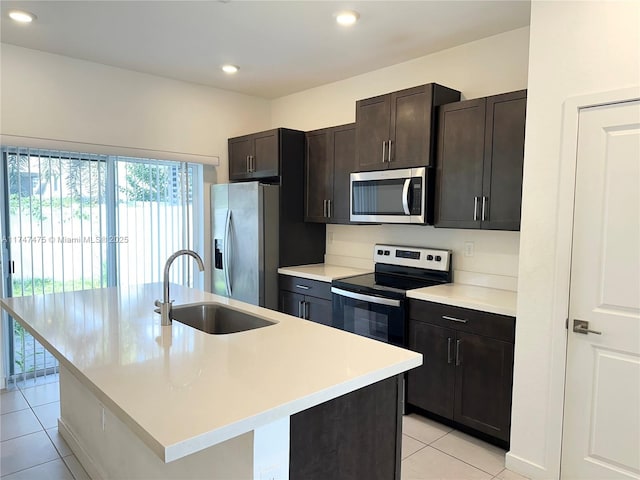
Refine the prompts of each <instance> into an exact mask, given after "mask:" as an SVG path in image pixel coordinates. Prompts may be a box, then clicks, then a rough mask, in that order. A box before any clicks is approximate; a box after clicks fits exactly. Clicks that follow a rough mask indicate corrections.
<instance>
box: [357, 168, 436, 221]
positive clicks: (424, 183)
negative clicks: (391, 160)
mask: <svg viewBox="0 0 640 480" xmlns="http://www.w3.org/2000/svg"><path fill="white" fill-rule="evenodd" d="M431 177H432V172H431V169H430V168H425V167H420V168H402V169H398V170H380V171H375V172H356V173H352V174H351V189H350V193H351V201H350V215H349V219H350V220H351V221H352V222H373V223H409V224H423V225H424V224H431V223H433V218H432V217H433V215H432V213H431V212H433V208H432V206H431V205H430V203H431V200H430V199H432V198H433V195H432V194H431V195H429V191H430V190H432V189H433V180H432V178H431Z"/></svg>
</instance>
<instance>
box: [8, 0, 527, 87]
mask: <svg viewBox="0 0 640 480" xmlns="http://www.w3.org/2000/svg"><path fill="white" fill-rule="evenodd" d="M0 9H1V12H2V20H1V21H2V23H1V30H0V32H1V36H0V38H1V40H2V42H3V43H9V44H13V45H18V46H22V47H26V48H32V49H36V50H42V51H46V52H52V53H57V54H61V55H66V56H69V57H75V58H80V59H84V60H90V61H93V62H98V63H103V64H106V65H113V66H117V67H121V68H126V69H130V70H136V71H139V72H145V73H150V74H154V75H161V76H165V77H170V78H175V79H180V80H185V81H188V82H193V83H198V84H203V85H210V86H214V87H219V88H224V89H227V90H233V91H237V92H242V93H246V94H250V95H256V96H260V97H265V98H276V97H280V96H283V95H287V94H290V93H294V92H298V91H302V90H306V89H308V88H312V87H315V86H318V85H322V84H325V83H329V82H333V81H337V80H341V79H344V78H348V77H352V76H354V75H358V74H362V73H365V72H369V71H371V70H375V69H378V68H382V67H385V66H389V65H393V64H396V63H400V62H403V61H406V60H410V59H412V58H417V57H421V56H424V55H427V54H429V53H433V52H436V51H439V50H443V49H446V48H450V47H453V46H456V45H460V44H463V43H467V42H470V41H473V40H477V39H480V38H484V37H488V36H491V35H495V34H498V33H501V32H505V31H508V30H513V29H515V28H520V27H523V26H526V25H528V24H529V11H530V2H529V0H516V1H508V0H499V1H484V0H471V1H457V0H456V1H452V0H448V1H361V2H358V1H349V0H347V1H238V0H234V1H155V0H146V1H118V0H111V1H86V0H83V1H55V0H48V1H5V0H3V1H2V2H1V6H0ZM12 9H23V10H27V11H30V12H32V13H34V14H35V15H37V17H38V18H37V20H36V21H35V22H33V23H32V24H31V25H26V26H25V25H18V24H15V22H13V21H11V20H10V19H9V18H8V17H7V13H8V11H9V10H12ZM343 9H354V10H356V11H358V12H359V13H360V21H359V22H358V23H357V24H356V25H355V26H354V27H351V28H345V27H340V26H338V25H337V24H336V23H335V20H334V14H335V13H336V12H337V11H339V10H343ZM224 63H232V64H235V65H239V66H240V71H239V72H238V73H237V74H236V75H234V76H228V75H226V74H224V73H222V72H221V71H220V66H221V65H222V64H224Z"/></svg>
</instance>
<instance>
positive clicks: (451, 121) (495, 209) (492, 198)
mask: <svg viewBox="0 0 640 480" xmlns="http://www.w3.org/2000/svg"><path fill="white" fill-rule="evenodd" d="M526 103H527V92H526V90H521V91H517V92H511V93H505V94H501V95H494V96H491V97H485V98H477V99H473V100H466V101H464V102H456V103H450V104H448V105H444V106H442V107H440V115H439V122H438V147H437V178H436V199H437V200H436V220H435V225H436V227H449V228H482V229H489V230H520V207H521V201H522V167H523V160H524V134H525V116H526Z"/></svg>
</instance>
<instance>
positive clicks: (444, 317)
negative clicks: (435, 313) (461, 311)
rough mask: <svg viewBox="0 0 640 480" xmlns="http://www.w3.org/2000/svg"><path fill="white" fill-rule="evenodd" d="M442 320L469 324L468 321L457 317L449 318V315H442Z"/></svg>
mask: <svg viewBox="0 0 640 480" xmlns="http://www.w3.org/2000/svg"><path fill="white" fill-rule="evenodd" d="M442 318H443V319H444V320H451V321H452V322H458V323H467V322H468V320H466V319H462V318H456V317H449V316H447V315H442Z"/></svg>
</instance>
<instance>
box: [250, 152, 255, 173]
mask: <svg viewBox="0 0 640 480" xmlns="http://www.w3.org/2000/svg"><path fill="white" fill-rule="evenodd" d="M250 158H251V171H252V172H255V171H256V157H254V156H253V155H251V156H250Z"/></svg>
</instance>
